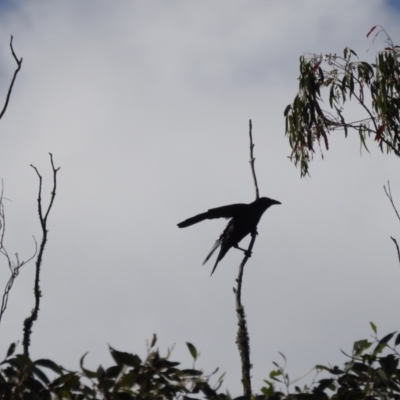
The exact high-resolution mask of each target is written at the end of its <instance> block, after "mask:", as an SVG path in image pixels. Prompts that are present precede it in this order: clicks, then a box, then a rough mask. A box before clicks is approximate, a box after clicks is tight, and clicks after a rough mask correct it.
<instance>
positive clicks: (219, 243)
mask: <svg viewBox="0 0 400 400" xmlns="http://www.w3.org/2000/svg"><path fill="white" fill-rule="evenodd" d="M221 243H222V238H219V239H218V240H217V241H216V242H215V244H214V246H213V247H212V249H211V251H210V253H209V254H208V256H207V257H206V259H205V260H204V262H203V265H204V264H205V263H206V262H207V261H208V260H209V259H210V258H211V256H212V255H213V254H214V253H215V250H217V249H218V247H219V246H221Z"/></svg>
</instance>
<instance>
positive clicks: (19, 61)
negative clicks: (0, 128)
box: [0, 36, 22, 119]
mask: <svg viewBox="0 0 400 400" xmlns="http://www.w3.org/2000/svg"><path fill="white" fill-rule="evenodd" d="M12 42H13V37H12V36H11V40H10V48H11V53H12V55H13V57H14V60H15V62H16V63H17V69H16V70H15V71H14V76H13V78H12V80H11V83H10V86H9V88H8V92H7V97H6V101H5V103H4V106H3V109H2V111H1V112H0V119H1V118H3V115H4V113H5V112H6V110H7V106H8V103H9V101H10V97H11V92H12V90H13V86H14V82H15V79H16V78H17V75H18V72H19V70H20V69H21V65H22V58H20V59H19V60H18V58H17V56H16V54H15V52H14V48H13V45H12Z"/></svg>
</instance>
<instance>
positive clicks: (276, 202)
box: [271, 200, 282, 205]
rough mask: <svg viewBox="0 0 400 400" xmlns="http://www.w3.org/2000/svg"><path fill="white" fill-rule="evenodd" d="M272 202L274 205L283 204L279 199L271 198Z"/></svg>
mask: <svg viewBox="0 0 400 400" xmlns="http://www.w3.org/2000/svg"><path fill="white" fill-rule="evenodd" d="M271 203H272V205H274V204H282V203H281V202H280V201H278V200H271Z"/></svg>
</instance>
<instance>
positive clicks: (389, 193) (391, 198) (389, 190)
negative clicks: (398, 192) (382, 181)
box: [383, 181, 400, 221]
mask: <svg viewBox="0 0 400 400" xmlns="http://www.w3.org/2000/svg"><path fill="white" fill-rule="evenodd" d="M387 184H388V188H387V189H386V186H385V185H383V190H384V191H385V193H386V196H387V197H388V199H389V200H390V202H391V203H392V207H393V210H394V211H395V213H396V215H397V218H398V220H399V221H400V215H399V213H398V211H397V208H396V206H395V205H394V202H393V196H392V191H391V189H390V182H389V181H388V183H387Z"/></svg>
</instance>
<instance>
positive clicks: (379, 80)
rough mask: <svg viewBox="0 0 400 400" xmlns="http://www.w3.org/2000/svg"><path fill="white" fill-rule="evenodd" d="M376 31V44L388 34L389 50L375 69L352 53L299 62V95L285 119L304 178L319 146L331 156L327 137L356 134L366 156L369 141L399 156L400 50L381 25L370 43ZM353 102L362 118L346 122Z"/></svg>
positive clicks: (294, 157) (378, 59) (380, 55)
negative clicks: (348, 110) (368, 139)
mask: <svg viewBox="0 0 400 400" xmlns="http://www.w3.org/2000/svg"><path fill="white" fill-rule="evenodd" d="M377 27H379V28H380V29H379V31H378V32H377V33H376V35H375V38H376V36H377V35H378V34H380V33H381V32H383V33H384V34H385V35H386V45H387V46H386V47H385V48H384V49H383V50H381V51H379V52H378V53H377V55H376V62H375V63H372V64H370V63H368V62H365V61H360V60H359V59H358V56H357V54H356V53H355V51H353V50H352V49H350V48H348V47H346V48H345V49H344V50H343V56H339V55H337V54H327V55H325V56H322V55H317V54H311V55H304V56H301V57H300V76H299V92H298V94H297V95H296V97H295V98H294V100H293V102H292V103H291V104H289V105H288V106H287V107H286V109H285V111H284V116H285V135H286V136H287V137H288V139H289V144H290V146H291V148H292V152H291V154H290V157H289V158H290V159H291V161H293V162H294V164H295V165H296V166H299V167H300V173H301V176H305V175H307V174H308V168H309V163H310V162H311V161H312V159H313V155H314V153H315V146H316V144H317V145H318V146H319V148H320V151H321V153H322V151H323V150H322V147H325V150H329V140H328V135H329V134H331V133H332V132H334V131H337V130H341V131H344V134H345V137H347V136H348V134H349V132H350V131H355V132H357V133H358V135H359V139H360V146H361V147H362V148H365V149H366V150H367V151H368V148H367V145H366V141H367V138H369V137H370V136H371V135H372V136H373V137H374V141H376V142H377V144H378V146H379V148H380V149H381V151H386V152H388V153H389V152H391V151H393V152H394V154H395V155H397V156H400V129H399V123H400V47H399V46H396V45H394V43H393V42H392V40H391V38H390V37H389V35H388V34H387V33H386V31H385V30H384V29H383V28H382V27H380V26H378V25H377V26H374V27H373V28H371V29H370V31H369V32H368V34H367V37H369V35H370V34H371V33H372V32H373V31H374V30H375V29H376V28H377ZM375 38H374V40H375ZM354 58H356V60H354ZM367 98H368V101H367ZM324 99H325V100H326V101H327V103H328V104H329V109H328V110H326V109H325V108H324V104H325V103H324ZM352 99H354V100H355V101H356V102H357V104H358V105H359V106H360V111H361V112H362V113H363V114H364V116H363V117H362V118H357V119H356V120H351V119H349V118H348V117H347V116H345V113H344V112H345V107H344V106H345V103H346V102H350V101H351V100H352ZM322 157H323V156H322Z"/></svg>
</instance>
